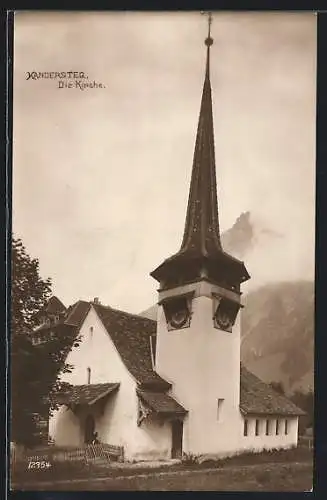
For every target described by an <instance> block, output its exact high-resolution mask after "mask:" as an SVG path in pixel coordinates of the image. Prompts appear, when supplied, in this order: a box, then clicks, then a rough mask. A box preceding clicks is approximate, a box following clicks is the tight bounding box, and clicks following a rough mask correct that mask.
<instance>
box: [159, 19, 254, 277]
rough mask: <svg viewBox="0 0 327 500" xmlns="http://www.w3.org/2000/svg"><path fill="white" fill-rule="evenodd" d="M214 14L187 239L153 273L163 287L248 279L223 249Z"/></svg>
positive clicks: (189, 208) (207, 58)
mask: <svg viewBox="0 0 327 500" xmlns="http://www.w3.org/2000/svg"><path fill="white" fill-rule="evenodd" d="M211 23H212V14H211V12H209V13H208V36H207V38H206V39H205V45H206V46H207V55H206V67H205V78H204V84H203V90H202V99H201V106H200V114H199V120H198V128H197V134H196V141H195V149H194V156H193V167H192V176H191V185H190V192H189V198H188V205H187V213H186V220H185V228H184V236H183V241H182V245H181V248H180V250H179V252H178V253H177V254H175V255H173V256H172V257H170V258H168V259H166V260H165V261H164V262H163V263H162V264H161V265H160V266H159V267H158V268H157V269H155V271H153V272H152V273H151V276H153V277H154V278H155V279H156V280H158V281H159V282H160V283H161V287H170V286H174V285H175V286H176V284H183V283H186V282H190V281H194V280H195V279H199V278H201V277H202V278H203V277H205V278H207V279H211V280H212V281H215V282H217V283H218V282H219V283H220V284H221V285H223V286H224V285H226V283H227V282H231V283H233V284H231V285H230V286H231V287H233V286H236V287H239V284H240V283H241V282H242V281H246V280H247V279H248V278H249V275H248V273H247V271H246V269H245V267H244V264H243V262H241V261H239V260H237V259H235V258H234V257H232V256H230V255H228V254H226V253H225V252H224V251H223V249H222V246H221V241H220V231H219V220H218V202H217V182H216V165H215V145H214V128H213V113H212V97H211V83H210V47H211V46H212V44H213V39H212V38H211Z"/></svg>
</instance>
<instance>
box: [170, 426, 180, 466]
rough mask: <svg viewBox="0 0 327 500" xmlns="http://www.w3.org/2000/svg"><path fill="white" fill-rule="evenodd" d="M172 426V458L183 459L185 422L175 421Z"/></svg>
mask: <svg viewBox="0 0 327 500" xmlns="http://www.w3.org/2000/svg"><path fill="white" fill-rule="evenodd" d="M171 425H172V447H171V458H181V456H182V452H183V422H182V421H181V420H174V421H173V422H172V424H171Z"/></svg>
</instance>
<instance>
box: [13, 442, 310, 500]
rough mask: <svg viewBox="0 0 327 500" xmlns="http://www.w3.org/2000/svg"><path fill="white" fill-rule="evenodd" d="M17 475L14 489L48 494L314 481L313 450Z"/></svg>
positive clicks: (287, 485) (292, 487)
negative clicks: (202, 461) (172, 463)
mask: <svg viewBox="0 0 327 500" xmlns="http://www.w3.org/2000/svg"><path fill="white" fill-rule="evenodd" d="M69 469H70V470H69ZM38 474H39V476H37V472H34V473H33V474H31V475H28V474H24V475H23V476H20V477H19V476H16V478H15V477H13V482H12V489H15V490H18V489H19V490H35V491H36V490H38V491H40V490H42V491H46V490H48V491H50V490H52V491H83V490H86V491H110V490H111V491H118V490H119V491H123V490H124V491H127V490H129V491H138V490H143V491H305V490H310V489H311V487H312V482H313V479H312V478H313V467H312V452H310V451H309V450H307V449H301V448H298V449H295V450H289V451H280V452H273V453H261V454H246V455H240V456H237V457H233V458H230V459H225V460H220V461H216V462H214V461H209V462H205V463H202V464H194V465H188V466H187V465H183V464H175V465H171V466H168V467H167V466H162V467H156V468H148V467H146V466H144V465H143V466H142V467H141V466H140V467H139V466H137V465H136V466H135V467H129V466H124V465H123V464H122V465H120V466H118V467H114V468H111V467H110V466H109V467H108V466H107V467H96V466H92V467H91V468H89V469H88V470H87V471H86V470H85V468H84V469H83V468H81V465H80V466H79V469H76V470H74V469H73V468H72V467H68V468H67V464H65V474H63V473H60V471H59V470H57V471H56V474H55V476H54V473H51V472H50V471H49V472H48V473H46V474H45V475H44V474H43V473H42V471H39V473H38Z"/></svg>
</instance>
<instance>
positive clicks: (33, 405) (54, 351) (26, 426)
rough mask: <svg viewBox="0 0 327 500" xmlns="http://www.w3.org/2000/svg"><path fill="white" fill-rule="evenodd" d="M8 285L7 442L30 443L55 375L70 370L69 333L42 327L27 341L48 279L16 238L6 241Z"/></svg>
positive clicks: (49, 401)
mask: <svg viewBox="0 0 327 500" xmlns="http://www.w3.org/2000/svg"><path fill="white" fill-rule="evenodd" d="M11 281H12V287H11V313H12V316H11V440H12V441H15V442H17V443H20V444H24V445H30V444H33V443H34V441H35V438H36V433H37V421H38V419H39V417H42V418H43V419H47V418H48V414H49V410H51V409H53V408H55V407H56V403H55V397H54V396H55V393H56V392H57V391H58V390H59V389H60V375H61V373H63V372H67V371H71V369H72V367H71V366H69V365H67V364H66V363H65V360H66V357H67V354H68V352H69V350H70V349H71V347H72V345H73V344H74V343H75V344H76V343H77V344H78V339H75V338H74V336H75V331H73V330H72V328H69V327H67V328H66V327H65V326H62V327H61V329H60V331H58V329H57V330H56V329H53V331H49V329H45V330H44V331H45V336H44V338H43V341H42V343H40V344H39V345H35V344H34V343H33V342H32V339H33V335H34V333H33V331H34V330H35V328H36V327H37V326H38V322H39V319H38V313H39V312H40V311H42V310H43V309H44V308H45V306H46V304H47V303H48V300H49V298H50V296H51V280H50V279H49V278H47V279H42V278H41V276H40V273H39V261H38V259H36V258H32V257H30V256H29V255H28V253H27V251H26V249H25V247H24V245H23V243H22V241H21V240H20V239H15V238H13V240H12V280H11Z"/></svg>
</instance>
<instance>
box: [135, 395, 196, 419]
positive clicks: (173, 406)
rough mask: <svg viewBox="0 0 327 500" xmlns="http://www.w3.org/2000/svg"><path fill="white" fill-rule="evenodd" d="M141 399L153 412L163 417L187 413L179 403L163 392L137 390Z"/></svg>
mask: <svg viewBox="0 0 327 500" xmlns="http://www.w3.org/2000/svg"><path fill="white" fill-rule="evenodd" d="M137 395H138V396H139V398H140V399H141V400H142V401H143V402H144V403H145V404H146V405H147V406H148V407H149V408H150V409H151V410H153V411H155V412H156V413H159V414H162V415H185V414H186V413H187V411H186V410H185V408H183V406H182V405H180V404H179V403H177V401H176V400H175V399H174V398H172V397H171V396H168V394H165V393H163V392H149V391H140V390H137Z"/></svg>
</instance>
